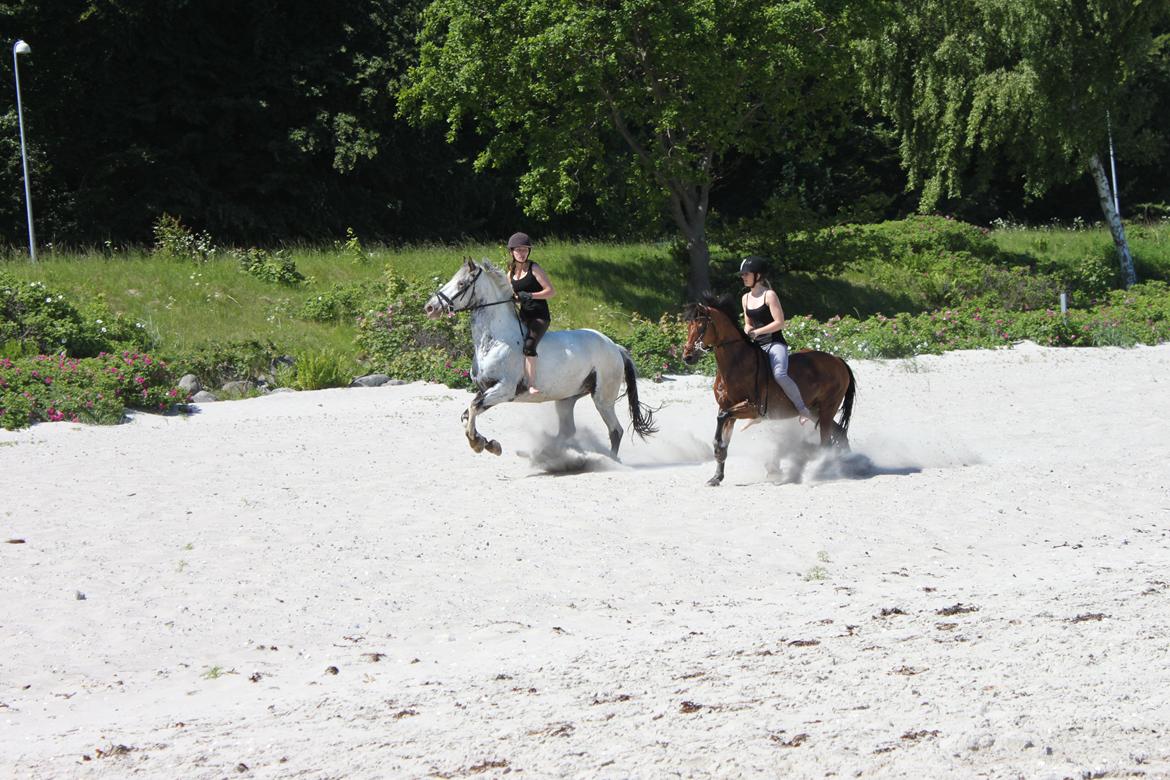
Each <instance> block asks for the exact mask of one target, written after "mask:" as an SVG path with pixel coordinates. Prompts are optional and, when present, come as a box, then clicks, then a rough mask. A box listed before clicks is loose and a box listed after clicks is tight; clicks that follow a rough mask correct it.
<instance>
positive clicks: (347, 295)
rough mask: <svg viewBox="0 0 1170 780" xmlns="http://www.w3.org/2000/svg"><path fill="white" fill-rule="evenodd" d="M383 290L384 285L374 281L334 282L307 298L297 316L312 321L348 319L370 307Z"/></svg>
mask: <svg viewBox="0 0 1170 780" xmlns="http://www.w3.org/2000/svg"><path fill="white" fill-rule="evenodd" d="M383 290H384V286H383V285H380V284H378V283H376V282H355V283H353V284H335V285H333V286H332V287H330V288H329V289H328V290H326V291H325V292H323V293H320V294H318V295H313V296H310V297H309V298H307V299H306V300H305V302H304V303H302V304H301V306H300V309H299V311H298V312H297V316H299V317H300V318H301V319H303V320H311V321H313V322H339V321H341V320H350V319H353V318H355V317H357V316H358V314H360V313H361V312H363V311H367V310H370V309H372V308H373V306H372V305H371V304H372V302H373V301H375V300H376V299H377V298H378V296H379V294H380V293H381V292H382V291H383Z"/></svg>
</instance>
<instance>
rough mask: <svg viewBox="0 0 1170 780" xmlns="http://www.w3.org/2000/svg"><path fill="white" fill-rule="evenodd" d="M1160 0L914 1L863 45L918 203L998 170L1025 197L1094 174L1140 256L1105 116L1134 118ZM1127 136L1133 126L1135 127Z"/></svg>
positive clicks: (1162, 16)
mask: <svg viewBox="0 0 1170 780" xmlns="http://www.w3.org/2000/svg"><path fill="white" fill-rule="evenodd" d="M1168 9H1170V6H1168V4H1167V3H1166V2H1165V0H916V2H913V3H907V4H905V5H904V6H902V14H901V15H900V16H899V17H898V18H896V19H895V20H893V21H892V22H891V23H890V24H889V25H888V26H887V28H886V29H885V31H884V32H883V33H882V34H881V35H880V36H878V37H877V38H876V39H874V40H873V41H872V42H870V43H869V44H868V45H866V46H863V47H861V49H860V51H861V52H862V54H861V61H862V64H863V71H864V72H865V73H867V74H869V78H868V80H867V95H868V98H869V101H870V104H871V105H873V106H875V107H877V108H879V109H880V110H881V111H883V112H884V113H886V114H887V115H888V116H889V117H890V118H891V119H892V120H893V121H894V122H895V123H896V125H897V127H898V130H899V132H900V135H901V150H902V161H903V164H904V166H905V167H906V169H907V172H908V174H909V179H910V182H909V186H911V187H917V186H921V187H922V198H921V202H920V208H921V209H923V210H929V209H930V208H932V207H933V206H934V205H935V204H936V203H937V202H938V201H939V199H940V198H942V197H956V196H958V195H960V194H961V191H962V189H963V188H964V186H966V187H967V188H973V189H979V188H980V187H986V186H987V183H988V182H989V181H990V180H991V178H992V175H993V173H994V171H995V169H996V168H997V166H999V165H1001V164H1006V165H1007V166H1008V167H1009V168H1010V169H1011V170H1013V171H1015V172H1017V173H1019V174H1020V175H1022V177H1023V182H1024V187H1025V189H1026V191H1027V192H1028V194H1030V195H1032V196H1040V195H1042V194H1043V193H1044V192H1046V191H1047V190H1048V189H1049V188H1051V187H1053V186H1054V185H1057V184H1063V183H1067V182H1068V181H1070V180H1071V179H1073V178H1074V177H1076V176H1080V175H1083V174H1084V173H1086V172H1087V173H1089V174H1090V175H1091V176H1092V179H1093V182H1094V184H1095V185H1096V187H1097V191H1098V195H1099V200H1100V205H1101V209H1102V212H1103V213H1104V215H1105V219H1106V222H1107V223H1108V225H1109V228H1110V231H1111V233H1112V235H1113V240H1114V243H1115V244H1116V246H1117V249H1118V255H1119V258H1120V263H1121V268H1122V275H1123V278H1124V281H1125V284H1126V285H1127V286H1128V285H1131V284H1133V283H1134V281H1135V275H1134V270H1133V260H1132V258H1131V257H1130V254H1129V248H1128V245H1127V243H1126V239H1125V230H1124V227H1123V225H1122V222H1121V219H1120V215H1119V214H1118V213H1117V210H1116V209H1115V208H1114V198H1113V193H1112V190H1111V187H1110V185H1109V181H1108V178H1107V177H1106V175H1105V169H1104V166H1103V164H1102V162H1101V152H1102V150H1104V149H1105V148H1106V145H1107V132H1108V128H1107V121H1108V120H1107V117H1109V116H1112V120H1113V122H1114V124H1116V125H1122V126H1125V125H1127V123H1130V122H1131V121H1132V120H1133V119H1134V118H1135V117H1137V116H1138V115H1139V113H1140V112H1138V111H1135V110H1132V109H1133V108H1134V107H1133V106H1131V105H1129V103H1128V99H1129V95H1128V93H1127V88H1128V87H1129V85H1130V83H1131V77H1132V76H1133V74H1134V72H1135V70H1136V69H1138V68H1140V67H1141V66H1142V65H1143V63H1145V62H1146V61H1147V60H1148V59H1149V58H1150V57H1151V56H1152V55H1153V53H1154V51H1155V48H1154V40H1155V38H1154V33H1155V31H1156V30H1157V29H1158V26H1159V25H1161V24H1165V22H1166V20H1167V18H1168V14H1170V10H1168ZM1126 130H1127V132H1132V128H1129V127H1127V128H1126Z"/></svg>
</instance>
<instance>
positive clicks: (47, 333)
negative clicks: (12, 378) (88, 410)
mask: <svg viewBox="0 0 1170 780" xmlns="http://www.w3.org/2000/svg"><path fill="white" fill-rule="evenodd" d="M150 346H151V339H150V337H149V336H148V335H147V332H146V330H145V327H144V325H143V323H141V322H131V321H130V320H128V319H126V318H125V317H121V316H118V315H116V314H114V313H112V312H111V311H110V310H109V309H108V308H107V307H106V306H105V305H104V304H103V303H102V302H101V301H100V300H89V301H86V302H84V303H81V304H74V303H73V302H72V301H70V300H68V299H66V297H65V296H64V295H63V294H61V293H60V292H57V291H55V290H52V289H50V288H48V287H46V286H45V285H44V284H42V283H41V282H19V281H17V280H16V279H15V278H13V277H12V276H11V275H9V274H6V273H4V272H3V271H0V347H3V352H0V354H8V355H12V354H16V355H21V354H33V355H35V354H67V355H71V356H73V357H92V356H94V355H96V354H98V353H99V352H102V351H109V350H116V349H119V348H121V347H130V348H135V349H148V348H149V347H150Z"/></svg>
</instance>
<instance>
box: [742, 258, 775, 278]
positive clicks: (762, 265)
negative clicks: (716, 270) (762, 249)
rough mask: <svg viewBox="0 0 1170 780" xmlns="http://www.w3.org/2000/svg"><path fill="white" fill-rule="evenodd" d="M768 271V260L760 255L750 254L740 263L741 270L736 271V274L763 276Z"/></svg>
mask: <svg viewBox="0 0 1170 780" xmlns="http://www.w3.org/2000/svg"><path fill="white" fill-rule="evenodd" d="M766 273H768V261H767V260H765V259H764V258H762V257H760V256H759V255H748V256H747V257H745V258H744V259H743V262H741V263H740V264H739V270H738V271H736V272H735V276H739V275H740V274H759V275H761V276H763V275H764V274H766Z"/></svg>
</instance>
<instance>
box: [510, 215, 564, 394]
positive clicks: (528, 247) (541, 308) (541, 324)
mask: <svg viewBox="0 0 1170 780" xmlns="http://www.w3.org/2000/svg"><path fill="white" fill-rule="evenodd" d="M531 251H532V239H530V238H529V237H528V234H527V233H513V234H512V237H511V238H509V239H508V253H509V255H511V259H510V260H509V262H508V278H509V279H510V280H511V281H512V294H513V296H514V297H515V298H516V300H518V301H519V302H520V322H521V323H522V325H523V329H524V379H525V382H526V383H527V384H528V392H529V393H533V394H535V393H539V392H540V390H538V389H537V387H536V345H537V344H539V343H540V339H541V337H542V336H544V334H545V331H547V330H548V324H549V322H550V321H551V320H552V316H551V315H550V314H549V311H548V299H549V298H551V297H553V296H554V295H556V291H555V290H554V289H553V286H552V282H550V281H549V280H548V274H546V273H545V272H544V269H543V268H541V267H540V266H539V265H537V264H536V263H534V262H532V261H531V260H529V259H528V255H529V253H530V252H531Z"/></svg>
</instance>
